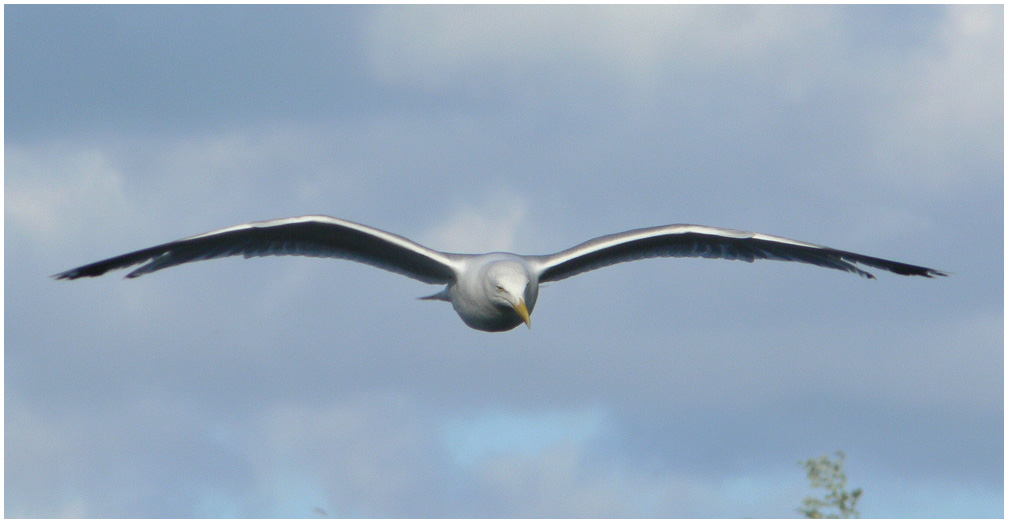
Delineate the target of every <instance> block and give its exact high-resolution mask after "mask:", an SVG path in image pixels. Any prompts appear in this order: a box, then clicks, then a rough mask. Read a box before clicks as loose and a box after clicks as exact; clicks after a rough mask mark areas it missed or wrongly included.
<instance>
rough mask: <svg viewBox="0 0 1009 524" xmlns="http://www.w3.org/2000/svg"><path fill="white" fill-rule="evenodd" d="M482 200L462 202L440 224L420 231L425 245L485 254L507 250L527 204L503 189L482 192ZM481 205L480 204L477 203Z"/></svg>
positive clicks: (522, 218) (523, 217) (520, 224)
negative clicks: (480, 201) (483, 197)
mask: <svg viewBox="0 0 1009 524" xmlns="http://www.w3.org/2000/svg"><path fill="white" fill-rule="evenodd" d="M484 195H485V198H486V199H487V200H486V201H484V202H482V203H468V204H461V205H459V206H458V207H457V209H456V211H455V212H454V213H453V214H452V215H451V216H450V217H449V218H448V219H447V220H444V221H443V222H442V223H441V224H438V225H436V226H434V227H433V228H432V229H430V230H429V231H427V232H425V233H422V234H421V238H424V239H425V240H424V242H425V243H427V245H429V246H431V247H433V248H434V249H438V250H440V251H451V252H457V253H484V252H490V251H510V250H513V249H514V246H515V236H516V234H518V233H525V232H524V231H523V230H522V225H523V223H524V219H525V215H526V203H525V201H524V200H523V199H521V198H520V197H519V196H517V195H516V194H514V193H512V192H510V191H506V190H490V191H487V192H485V193H484ZM479 204H483V205H479Z"/></svg>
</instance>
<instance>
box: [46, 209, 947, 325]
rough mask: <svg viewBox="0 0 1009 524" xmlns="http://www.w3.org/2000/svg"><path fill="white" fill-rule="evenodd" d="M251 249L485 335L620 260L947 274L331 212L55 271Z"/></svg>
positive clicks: (717, 232)
mask: <svg viewBox="0 0 1009 524" xmlns="http://www.w3.org/2000/svg"><path fill="white" fill-rule="evenodd" d="M234 255H243V256H245V257H246V258H249V257H262V256H271V255H300V256H308V257H326V258H344V259H348V260H354V261H357V262H362V263H364V264H368V265H371V266H375V267H378V268H382V269H385V270H388V271H392V272H394V273H399V274H401V275H406V276H408V277H410V278H413V279H416V280H419V281H421V282H424V283H427V284H442V285H444V286H445V288H444V289H442V290H441V291H439V292H438V293H435V294H433V295H430V296H426V297H422V298H424V299H428V300H444V301H446V302H450V303H451V304H452V307H453V308H454V309H455V311H456V313H458V314H459V317H461V318H462V320H463V322H465V323H466V325H468V326H469V327H471V328H474V329H479V330H482V331H507V330H510V329H513V328H515V327H517V326H518V325H520V324H522V323H525V324H526V325H530V320H529V315H530V314H531V313H532V311H533V307H534V306H535V305H536V297H537V295H538V294H539V286H540V284H541V283H544V282H554V281H557V280H563V279H565V278H568V277H573V276H575V275H577V274H579V273H584V272H586V271H591V270H593V269H599V268H601V267H606V266H610V265H613V264H617V263H620V262H629V261H632V260H640V259H644V258H654V257H703V258H723V259H729V260H743V261H745V262H753V261H754V260H758V259H767V260H785V261H794V262H804V263H807V264H814V265H817V266H821V267H826V268H831V269H839V270H841V271H848V272H851V273H856V274H858V275H861V276H863V277H866V278H875V277H874V276H873V275H872V274H870V273H868V272H866V271H864V270H862V269H860V268H858V267H857V266H856V265H855V264H862V265H865V266H869V267H873V268H878V269H884V270H886V271H890V272H892V273H896V274H898V275H909V276H910V275H916V276H923V277H929V278H931V277H937V276H946V273H943V272H942V271H937V270H935V269H929V268H927V267H921V266H914V265H911V264H905V263H902V262H894V261H892V260H885V259H882V258H876V257H870V256H866V255H860V254H858V253H852V252H850V251H841V250H838V249H833V248H829V247H825V246H818V245H816V244H810V243H807V242H800V241H798V240H790V239H787V238H782V237H776V236H771V235H765V234H762V233H751V232H747V231H737V230H734V229H723V228H718V227H709V226H697V225H689V224H674V225H668V226H658V227H649V228H644V229H634V230H631V231H624V232H622V233H615V234H612V235H606V236H602V237H599V238H594V239H592V240H589V241H587V242H583V243H581V244H578V245H577V246H574V247H572V248H570V249H565V250H564V251H561V252H558V253H554V254H552V255H535V256H527V255H515V254H512V253H486V254H461V253H443V252H441V251H435V250H433V249H430V248H427V247H424V246H422V245H420V244H417V243H416V242H413V241H411V240H408V239H406V238H403V237H401V236H398V235H394V234H392V233H387V232H385V231H382V230H379V229H375V228H373V227H368V226H365V225H362V224H357V223H354V222H350V221H348V220H341V219H339V218H333V217H328V216H321V215H310V216H301V217H293V218H282V219H278V220H265V221H261V222H250V223H248V224H240V225H237V226H232V227H226V228H224V229H218V230H217V231H211V232H209V233H203V234H202V235H196V236H191V237H188V238H183V239H182V240H176V241H174V242H168V243H167V244H161V245H157V246H154V247H149V248H147V249H141V250H139V251H134V252H132V253H126V254H125V255H119V256H117V257H112V258H109V259H106V260H101V261H98V262H94V263H92V264H88V265H86V266H81V267H78V268H75V269H71V270H69V271H64V272H63V273H58V274H56V275H53V278H56V279H67V280H73V279H76V278H81V277H97V276H99V275H103V274H105V273H106V272H108V271H111V270H114V269H121V268H125V267H130V266H134V265H136V264H141V263H143V265H142V266H140V267H139V268H137V269H134V270H133V271H132V272H131V273H129V274H127V275H126V277H127V278H135V277H139V276H141V275H145V274H147V273H152V272H154V271H158V270H161V269H165V268H167V267H172V266H177V265H179V264H185V263H187V262H195V261H198V260H209V259H212V258H221V257H229V256H234Z"/></svg>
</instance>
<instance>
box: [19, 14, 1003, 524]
mask: <svg viewBox="0 0 1009 524" xmlns="http://www.w3.org/2000/svg"><path fill="white" fill-rule="evenodd" d="M4 14H5V18H4V20H5V21H4V30H5V37H4V59H5V67H4V85H5V97H4V111H5V121H4V133H5V134H4V148H5V154H4V172H5V179H4V250H5V251H4V252H5V253H6V255H7V256H5V258H4V261H5V264H4V283H5V286H4V305H5V313H4V320H5V323H4V325H5V327H6V329H5V330H4V343H5V351H4V384H5V385H4V424H5V431H4V475H5V480H4V496H5V504H4V515H5V516H7V517H315V516H331V517H796V516H799V514H798V513H797V511H796V508H797V507H799V505H800V504H801V500H802V498H803V497H805V496H807V495H821V492H818V491H815V490H812V489H811V488H810V486H809V485H808V482H807V480H806V478H805V475H804V472H803V470H802V468H801V467H800V466H799V461H801V460H805V459H808V458H812V457H816V456H820V455H823V454H832V453H834V452H835V451H837V450H843V451H844V453H845V454H846V456H847V459H846V462H845V469H846V472H847V475H848V480H849V487H851V488H855V487H860V488H862V489H863V491H864V495H863V498H862V500H861V502H860V503H859V509H860V510H861V513H862V515H863V516H864V517H1002V516H1003V515H1004V510H1003V508H1004V495H1003V493H1004V455H1003V437H1004V433H1003V427H1004V425H1003V420H1004V404H1003V399H1004V390H1003V379H1004V374H1003V373H1004V358H1003V343H1004V317H1003V311H1004V310H1003V299H1004V298H1003V286H1004V272H1003V264H1004V252H1003V248H1004V242H1003V235H1004V231H1003V220H1004V209H1003V206H1004V178H1003V162H1004V159H1003V154H1004V152H1003V140H1004V136H1003V132H1004V130H1003V118H1004V116H1003V115H1004V106H1003V73H1004V70H1003V59H1004V56H1003V38H1004V36H1003V14H1004V13H1003V7H1002V6H998V5H996V6H980V7H971V6H953V7H946V6H897V7H886V6H881V7H875V6H870V7H866V6H778V7H765V6H742V7H740V6H729V7H727V6H704V7H688V6H644V7H642V6H638V7H610V6H588V7H585V6H550V7H542V6H519V7H515V6H455V7H431V6H405V7H404V6H367V7H358V6H309V7H286V6H256V7H241V6H223V7H222V6H196V7H194V6H168V7H164V6H155V7H148V6H142V7H133V6H112V7H108V6H106V7H87V6H56V7H52V6H6V7H5V9H4ZM305 214H325V215H331V216H335V217H339V218H344V219H348V220H352V221H355V222H360V223H363V224H368V225H370V226H373V227H377V228H380V229H383V230H387V231H390V232H393V233H396V234H400V235H403V236H406V237H408V238H411V239H413V240H415V241H417V242H420V243H422V244H424V245H426V246H429V247H431V248H434V249H438V250H443V251H456V252H482V251H490V250H503V251H512V252H517V253H526V254H544V253H552V252H556V251H560V250H562V249H565V248H567V247H570V246H572V245H575V244H577V243H579V242H582V241H584V240H587V239H589V238H593V237H596V236H600V235H604V234H609V233H614V232H618V231H623V230H627V229H633V228H639V227H647V226H655V225H663V224H672V223H696V224H704V225H711V226H720V227H730V228H735V229H743V230H750V231H759V232H762V233H767V234H772V235H779V236H784V237H788V238H794V239H799V240H803V241H807V242H813V243H817V244H824V245H828V246H831V247H836V248H839V249H844V250H849V251H855V252H859V253H864V254H868V255H872V256H877V257H883V258H889V259H894V260H899V261H902V262H908V263H912V264H918V265H924V266H928V267H933V268H936V269H939V270H943V271H947V272H949V273H950V276H949V277H948V278H942V279H924V278H908V277H900V276H896V275H891V274H884V273H883V272H876V274H877V277H878V279H876V280H868V279H862V278H859V277H858V276H856V275H853V274H850V273H844V272H841V271H832V270H827V269H823V268H819V267H815V266H809V265H803V264H796V263H785V262H770V261H763V262H756V263H753V264H747V263H742V262H735V261H720V260H705V259H651V260H646V261H639V262H634V263H627V264H620V265H616V266H612V267H609V268H605V269H601V270H598V271H593V272H589V273H585V274H582V275H579V276H577V277H575V278H572V279H569V280H564V281H561V282H555V283H550V284H549V285H546V286H544V287H543V288H542V289H541V291H540V295H539V301H538V303H537V307H536V310H535V312H534V313H533V315H532V327H531V329H527V328H526V327H524V326H520V327H519V328H517V329H515V330H513V331H509V332H505V333H484V332H478V331H474V330H471V329H469V328H467V327H466V326H465V325H464V324H463V323H462V322H461V321H460V320H459V318H458V317H457V316H456V314H455V313H454V312H453V311H452V309H451V307H449V306H448V305H447V304H445V303H443V302H431V301H420V300H416V298H417V297H421V296H424V295H428V294H431V293H434V292H436V291H438V289H439V288H435V287H432V286H429V285H426V284H423V283H420V282H416V281H413V280H410V279H407V278H404V277H402V276H400V275H396V274H392V273H387V272H384V271H381V270H378V269H375V268H372V267H368V266H364V265H360V264H356V263H353V262H348V261H343V260H327V259H310V258H299V257H270V258H257V259H250V260H245V259H242V258H241V257H238V258H230V259H225V260H215V261H210V262H201V263H198V264H188V265H184V266H180V267H176V268H172V269H169V270H165V271H162V272H158V273H155V274H151V275H147V276H144V277H143V278H139V279H129V280H127V279H123V278H120V276H121V275H123V274H124V273H122V272H120V273H114V274H110V275H107V276H104V277H102V278H96V279H84V280H77V281H72V282H68V281H55V280H53V279H51V278H49V276H50V275H52V274H54V273H57V272H60V271H64V270H67V269H69V268H72V267H76V266H79V265H82V264H85V263H89V262H93V261H96V260H99V259H102V258H107V257H110V256H114V255H117V254H121V253H125V252H127V251H132V250H136V249H140V248H144V247H148V246H151V245H155V244H159V243H162V242H166V241H170V240H174V239H177V238H182V237H185V236H189V235H193V234H197V233H201V232H205V231H210V230H213V229H218V228H222V227H226V226H231V225H235V224H240V223H244V222H249V221H253V220H264V219H271V218H281V217H288V216H297V215H305Z"/></svg>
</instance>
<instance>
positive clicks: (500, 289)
mask: <svg viewBox="0 0 1009 524" xmlns="http://www.w3.org/2000/svg"><path fill="white" fill-rule="evenodd" d="M494 287H496V288H497V290H498V291H501V292H504V287H503V286H501V285H498V284H494Z"/></svg>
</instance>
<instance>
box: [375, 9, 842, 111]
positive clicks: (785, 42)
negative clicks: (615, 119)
mask: <svg viewBox="0 0 1009 524" xmlns="http://www.w3.org/2000/svg"><path fill="white" fill-rule="evenodd" d="M835 12H836V11H835V10H826V9H784V8H775V7H758V8H753V7H747V8H741V9H737V8H713V7H711V6H704V7H698V6H634V7H628V6H620V7H614V6H524V7H522V8H505V7H494V6H464V7H443V8H437V9H431V8H409V9H402V8H395V9H393V8H385V9H379V10H376V11H375V12H374V14H373V16H372V19H371V20H370V23H369V25H368V29H367V33H366V42H367V44H368V46H369V48H370V53H369V60H370V62H369V63H370V65H371V68H372V71H373V72H374V74H375V75H376V76H377V77H378V78H380V79H382V80H384V81H386V82H388V83H392V84H396V85H403V86H413V87H420V88H425V89H438V90H442V89H454V88H457V87H458V86H460V85H462V86H470V85H473V84H493V85H506V86H509V87H510V88H513V89H519V90H521V89H522V88H523V87H524V86H525V87H528V88H530V89H539V88H542V87H544V85H546V83H555V82H560V81H563V80H571V79H572V77H579V78H581V79H582V80H583V81H584V80H588V81H589V82H592V83H599V84H611V83H613V82H616V83H617V84H618V85H623V86H624V87H625V88H632V89H646V90H648V91H652V90H653V88H654V87H655V86H654V85H651V84H654V82H656V80H657V79H658V78H660V77H663V76H666V75H669V74H673V70H674V69H676V68H684V67H686V68H689V69H692V70H699V71H702V72H703V71H711V70H717V69H722V68H724V67H728V66H737V65H742V64H746V63H747V62H749V61H753V60H758V61H761V60H766V59H767V58H768V55H771V54H774V53H781V52H786V50H787V49H789V48H799V49H801V48H803V47H805V45H803V44H810V43H812V42H814V41H815V42H818V43H823V42H829V41H830V39H831V38H832V37H833V36H835V30H834V29H833V28H832V27H833V25H834V23H835V22H834V21H835V19H836V16H835V15H834V13H835ZM590 71H591V73H590ZM600 74H601V75H602V76H598V75H600ZM588 75H593V76H592V77H591V78H590V77H589V76H588ZM557 87H560V84H558V85H557ZM572 87H574V86H572ZM561 89H563V88H561ZM652 94H656V95H657V94H658V93H657V92H655V91H652Z"/></svg>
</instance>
